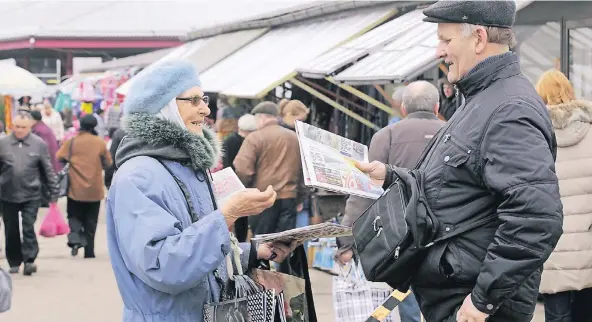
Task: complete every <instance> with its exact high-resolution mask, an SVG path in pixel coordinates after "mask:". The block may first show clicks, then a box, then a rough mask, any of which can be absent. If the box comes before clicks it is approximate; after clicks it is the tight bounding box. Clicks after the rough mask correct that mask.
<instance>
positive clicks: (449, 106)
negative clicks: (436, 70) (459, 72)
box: [439, 78, 462, 121]
mask: <svg viewBox="0 0 592 322" xmlns="http://www.w3.org/2000/svg"><path fill="white" fill-rule="evenodd" d="M439 83H440V91H441V96H440V116H441V118H442V119H443V120H444V121H448V120H450V118H451V117H452V115H454V112H456V110H457V109H458V108H459V107H460V105H461V103H462V96H461V95H459V93H458V92H457V90H456V89H455V88H454V85H452V84H451V83H450V82H449V81H448V80H447V79H446V78H443V79H441V80H440V81H439Z"/></svg>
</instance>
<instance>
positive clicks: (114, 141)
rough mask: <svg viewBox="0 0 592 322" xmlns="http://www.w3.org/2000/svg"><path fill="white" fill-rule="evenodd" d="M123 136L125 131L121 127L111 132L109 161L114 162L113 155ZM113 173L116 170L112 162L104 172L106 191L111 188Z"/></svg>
mask: <svg viewBox="0 0 592 322" xmlns="http://www.w3.org/2000/svg"><path fill="white" fill-rule="evenodd" d="M125 135H126V133H125V130H124V129H123V128H122V127H119V128H117V129H116V130H115V132H113V134H112V136H111V146H110V147H109V154H111V160H115V153H116V152H117V148H119V144H120V143H121V140H123V138H124V137H125ZM115 171H117V168H116V167H115V162H113V164H111V166H110V167H109V168H107V169H106V170H105V187H107V189H109V187H111V181H112V180H113V176H114V175H115Z"/></svg>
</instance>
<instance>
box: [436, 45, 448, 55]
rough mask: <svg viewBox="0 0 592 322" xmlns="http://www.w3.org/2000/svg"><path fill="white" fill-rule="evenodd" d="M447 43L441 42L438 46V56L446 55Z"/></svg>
mask: <svg viewBox="0 0 592 322" xmlns="http://www.w3.org/2000/svg"><path fill="white" fill-rule="evenodd" d="M445 46H446V45H445V44H443V43H439V44H438V47H436V58H444V57H446V48H445Z"/></svg>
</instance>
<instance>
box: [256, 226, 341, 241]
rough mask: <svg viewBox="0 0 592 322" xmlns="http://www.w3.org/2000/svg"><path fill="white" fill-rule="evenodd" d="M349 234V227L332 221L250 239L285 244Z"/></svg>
mask: <svg viewBox="0 0 592 322" xmlns="http://www.w3.org/2000/svg"><path fill="white" fill-rule="evenodd" d="M351 235H352V229H351V227H348V226H343V225H339V224H334V223H322V224H318V225H310V226H307V227H302V228H295V229H290V230H286V231H283V232H281V233H273V234H264V235H256V236H255V237H253V238H252V240H254V241H258V242H284V243H286V244H290V243H291V242H293V241H295V242H297V243H302V242H305V241H307V240H312V239H317V238H331V237H344V236H351Z"/></svg>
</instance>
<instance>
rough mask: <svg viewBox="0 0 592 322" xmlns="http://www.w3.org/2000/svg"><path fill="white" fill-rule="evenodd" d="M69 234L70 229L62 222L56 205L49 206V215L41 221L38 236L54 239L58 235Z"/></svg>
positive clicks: (62, 219)
mask: <svg viewBox="0 0 592 322" xmlns="http://www.w3.org/2000/svg"><path fill="white" fill-rule="evenodd" d="M69 232H70V227H69V226H68V224H67V223H66V221H65V220H64V217H63V216H62V213H61V212H60V209H59V208H58V205H57V204H56V203H51V204H50V205H49V213H48V214H47V216H45V218H44V219H43V222H42V223H41V229H39V235H41V236H43V237H55V236H59V235H65V234H67V233H69Z"/></svg>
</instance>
